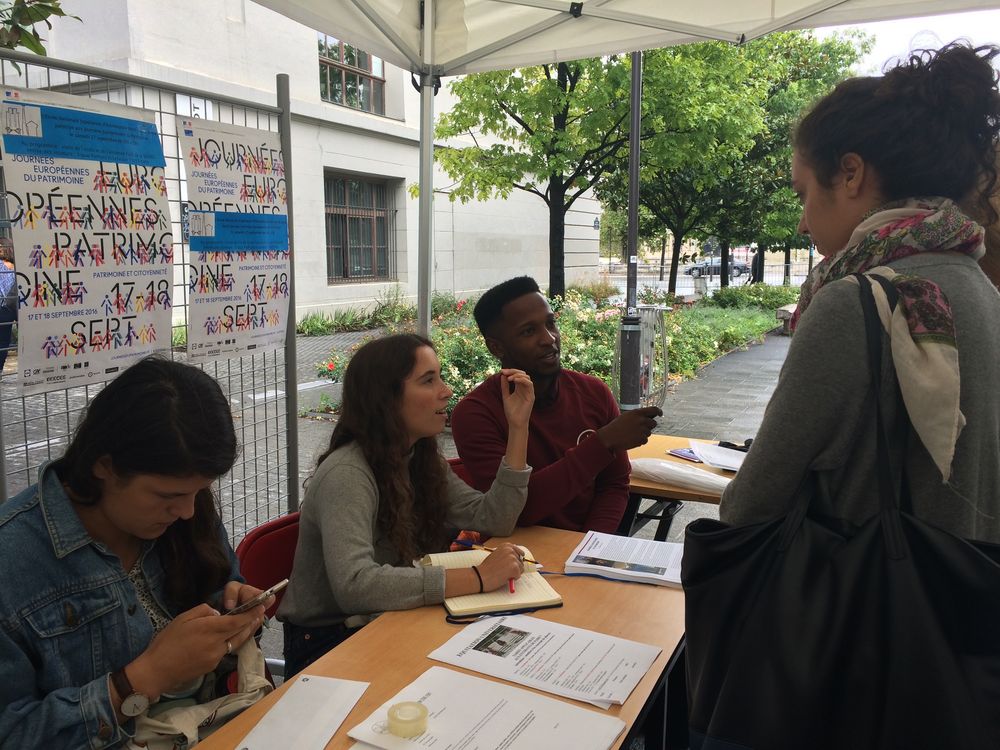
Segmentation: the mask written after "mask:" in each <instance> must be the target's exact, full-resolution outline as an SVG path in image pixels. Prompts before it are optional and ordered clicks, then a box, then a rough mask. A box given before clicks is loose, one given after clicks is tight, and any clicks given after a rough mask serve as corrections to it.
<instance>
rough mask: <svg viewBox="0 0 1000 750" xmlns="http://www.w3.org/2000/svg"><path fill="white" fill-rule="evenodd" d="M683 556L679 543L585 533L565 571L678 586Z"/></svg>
mask: <svg viewBox="0 0 1000 750" xmlns="http://www.w3.org/2000/svg"><path fill="white" fill-rule="evenodd" d="M683 553H684V545H683V544H680V543H679V542H657V541H653V540H651V539H637V538H636V537H631V536H615V535H614V534H602V533H601V532H599V531H588V532H587V535H586V536H585V537H584V538H583V541H582V542H580V544H579V545H578V546H577V548H576V549H575V550H573V552H572V553H571V554H570V556H569V559H568V560H566V572H567V573H588V574H590V575H596V576H602V577H604V578H614V579H616V580H619V581H637V582H638V583H655V584H657V585H659V586H680V585H681V556H682V555H683Z"/></svg>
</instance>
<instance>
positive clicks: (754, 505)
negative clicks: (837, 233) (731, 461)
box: [719, 253, 1000, 542]
mask: <svg viewBox="0 0 1000 750" xmlns="http://www.w3.org/2000/svg"><path fill="white" fill-rule="evenodd" d="M891 267H892V268H893V269H894V270H895V271H896V272H898V273H909V274H912V275H915V276H921V277H924V278H928V279H931V280H932V281H934V282H935V283H937V284H938V285H939V286H940V287H941V289H942V290H943V291H944V293H945V295H946V296H947V298H948V300H949V301H950V303H951V306H952V312H953V314H954V318H955V328H956V331H957V339H958V351H959V367H960V369H961V378H962V382H961V408H962V413H963V414H964V415H965V418H966V420H967V424H966V426H965V428H964V429H963V430H962V433H961V435H960V437H959V439H958V444H957V446H956V451H955V459H954V463H953V465H952V476H951V478H950V480H949V481H948V482H947V483H943V482H942V478H941V475H940V473H939V472H938V471H937V469H936V468H935V466H934V464H933V462H932V461H931V458H930V456H929V455H928V454H927V451H926V450H924V448H923V445H921V444H920V442H919V439H918V438H917V437H916V435H915V433H911V438H910V442H909V444H908V445H905V446H904V445H899V444H897V445H892V446H890V454H891V458H892V468H893V473H894V476H897V477H898V476H899V473H900V468H901V466H903V465H905V466H906V468H907V472H908V477H909V481H910V487H911V493H912V497H913V509H914V512H915V514H916V515H917V516H918V517H920V518H922V519H923V520H925V521H928V522H930V523H932V524H934V525H936V526H938V527H940V528H943V529H945V530H947V531H950V532H952V533H954V534H957V535H959V536H962V537H966V538H972V539H981V540H986V541H992V542H1000V388H998V387H997V376H998V374H1000V331H998V324H1000V295H998V294H997V291H996V289H995V288H994V287H993V285H992V284H991V283H990V282H989V280H988V279H987V278H986V276H985V275H984V274H983V273H982V271H981V270H980V269H979V266H978V265H977V264H976V262H975V261H974V260H972V259H971V258H967V257H963V256H958V255H955V254H952V253H924V254H921V255H915V256H911V257H909V258H905V259H903V260H900V261H897V262H895V263H892V264H891ZM883 344H884V346H883V369H882V372H883V377H882V392H881V393H882V395H881V398H882V402H883V405H884V406H885V407H886V409H885V412H884V413H885V414H886V416H887V418H888V419H889V420H890V424H891V423H892V422H891V420H894V419H895V418H896V416H897V413H898V409H900V408H902V403H901V402H899V403H897V401H896V399H897V396H896V395H895V387H896V382H895V374H894V373H892V371H891V369H889V368H888V363H889V361H890V357H889V353H888V341H887V339H885V338H883ZM869 382H870V381H869V373H868V364H867V351H866V348H865V333H864V316H863V313H862V310H861V303H860V298H859V290H858V287H857V285H855V284H852V283H850V282H848V281H846V280H841V281H837V282H834V283H831V284H828V285H827V286H826V287H824V288H823V289H822V290H820V292H819V293H818V294H816V296H815V297H814V298H813V301H812V304H810V306H809V308H808V309H807V311H806V312H805V314H803V316H802V318H801V320H800V321H799V326H798V330H797V331H796V332H795V336H794V338H793V339H792V343H791V346H790V348H789V350H788V357H787V359H786V360H785V364H784V367H783V368H782V371H781V375H780V377H779V379H778V386H777V389H776V390H775V392H774V395H773V396H772V397H771V401H770V403H769V404H768V406H767V410H766V411H765V413H764V421H763V423H762V424H761V427H760V431H759V432H758V433H757V435H756V439H755V440H754V442H753V447H752V448H751V450H750V453H749V455H748V456H747V458H746V461H745V462H744V464H743V467H742V468H741V469H740V471H739V473H738V474H737V475H736V477H735V479H733V481H732V482H731V483H730V485H729V487H727V488H726V491H725V492H724V493H723V496H722V503H721V506H720V508H719V515H720V517H721V518H722V520H723V521H726V522H727V523H732V524H745V523H754V522H758V521H764V520H768V519H771V518H774V517H777V516H780V515H782V514H784V513H785V512H786V511H787V510H788V509H789V508H790V506H791V503H792V496H793V494H794V492H795V489H796V487H797V486H798V484H799V481H800V480H801V479H802V477H803V476H804V475H805V474H806V472H807V471H810V470H812V471H815V472H817V479H818V489H819V496H818V497H817V498H816V499H815V501H814V506H813V507H814V508H815V509H816V510H817V511H818V512H820V513H822V514H825V515H828V516H834V517H838V518H846V519H848V520H849V521H852V522H854V523H861V522H863V521H864V520H866V519H867V518H869V517H870V516H871V515H872V514H874V513H875V511H876V509H877V507H878V486H877V477H876V473H875V470H876V444H875V412H874V404H873V400H872V399H871V398H870V396H869V393H868V385H869Z"/></svg>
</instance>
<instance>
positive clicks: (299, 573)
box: [278, 443, 531, 627]
mask: <svg viewBox="0 0 1000 750" xmlns="http://www.w3.org/2000/svg"><path fill="white" fill-rule="evenodd" d="M442 460H443V459H442ZM530 476H531V467H528V468H526V469H524V470H522V471H515V470H514V469H511V468H509V467H508V466H507V464H506V462H503V463H501V465H500V470H499V471H498V472H497V478H496V480H495V481H494V482H493V486H492V487H491V488H490V490H489V492H487V493H485V494H484V493H482V492H479V491H477V490H474V489H472V488H471V487H469V485H467V484H466V483H465V482H463V481H462V480H461V479H459V478H458V477H457V476H455V474H454V472H452V471H449V472H448V487H447V493H448V512H447V517H446V523H448V524H449V525H450V526H451V527H453V528H459V529H475V530H477V531H481V532H484V533H485V534H486V535H487V536H490V535H496V536H506V535H508V534H510V533H511V532H512V531H513V530H514V525H515V524H516V523H517V517H518V515H520V513H521V509H522V508H523V507H524V501H525V500H526V499H527V496H528V478H529V477H530ZM378 503H379V496H378V488H377V486H376V484H375V475H374V474H373V473H372V470H371V467H370V466H369V465H368V462H367V461H366V460H365V457H364V455H363V454H362V452H361V449H360V448H359V447H358V445H357V443H348V444H347V445H345V446H342V447H340V448H338V449H337V450H336V451H334V452H333V453H331V454H330V455H329V456H327V457H326V458H325V459H324V460H323V463H322V464H320V466H319V468H318V469H317V470H316V473H315V475H313V477H312V479H310V480H309V484H308V485H307V487H306V494H305V498H304V500H303V503H302V515H301V517H300V521H299V541H298V546H297V547H296V548H295V566H294V568H293V570H292V575H291V582H290V583H289V584H288V590H287V591H286V593H285V597H284V599H282V601H281V606H280V607H279V609H278V619H280V620H287V621H289V622H293V623H295V624H296V625H300V626H304V627H321V626H324V625H334V624H338V623H341V622H346V624H347V626H348V627H356V626H359V625H363V624H364V623H366V622H368V621H369V620H371V619H372V617H373V616H374V615H377V614H378V613H380V612H384V611H386V610H393V609H412V608H414V607H422V606H424V605H426V604H440V603H441V602H443V601H444V568H441V567H413V566H412V565H411V562H412V561H410V560H400V559H399V553H398V552H397V551H396V548H395V547H394V546H393V545H392V543H391V542H390V541H389V538H388V536H387V534H386V533H385V530H384V529H382V528H381V527H380V526H379V523H378V520H377V518H378ZM426 551H427V552H437V551H439V550H426Z"/></svg>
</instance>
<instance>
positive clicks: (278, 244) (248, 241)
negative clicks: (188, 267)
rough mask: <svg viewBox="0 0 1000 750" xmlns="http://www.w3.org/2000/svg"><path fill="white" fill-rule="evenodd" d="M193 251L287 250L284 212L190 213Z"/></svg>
mask: <svg viewBox="0 0 1000 750" xmlns="http://www.w3.org/2000/svg"><path fill="white" fill-rule="evenodd" d="M188 220H189V227H190V228H189V231H190V239H189V242H190V246H191V250H192V251H194V252H213V253H225V252H231V253H240V252H254V251H264V252H266V251H279V252H288V217H287V216H286V215H284V214H251V213H229V212H223V211H191V212H189V217H188Z"/></svg>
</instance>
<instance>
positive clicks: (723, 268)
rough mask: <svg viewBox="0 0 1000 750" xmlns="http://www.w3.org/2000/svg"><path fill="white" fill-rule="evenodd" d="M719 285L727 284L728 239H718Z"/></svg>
mask: <svg viewBox="0 0 1000 750" xmlns="http://www.w3.org/2000/svg"><path fill="white" fill-rule="evenodd" d="M719 248H720V252H719V256H720V257H719V286H729V240H724V239H721V238H720V239H719Z"/></svg>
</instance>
